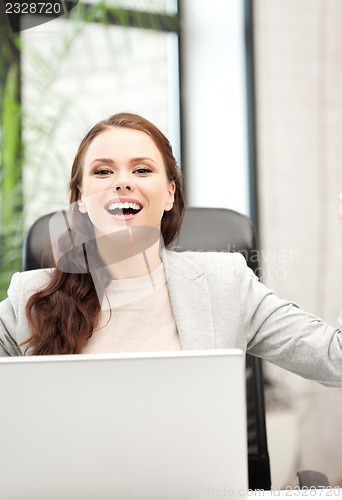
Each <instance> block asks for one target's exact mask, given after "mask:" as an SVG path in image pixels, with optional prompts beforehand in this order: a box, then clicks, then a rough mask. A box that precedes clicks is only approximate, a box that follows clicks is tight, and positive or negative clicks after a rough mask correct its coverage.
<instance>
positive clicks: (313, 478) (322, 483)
mask: <svg viewBox="0 0 342 500" xmlns="http://www.w3.org/2000/svg"><path fill="white" fill-rule="evenodd" d="M297 476H298V479H299V486H300V488H303V487H304V488H310V487H311V488H312V487H315V488H326V487H327V486H330V483H329V479H328V478H327V476H326V475H325V474H322V472H317V471H315V470H302V471H299V472H297Z"/></svg>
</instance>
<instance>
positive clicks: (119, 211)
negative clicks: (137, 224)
mask: <svg viewBox="0 0 342 500" xmlns="http://www.w3.org/2000/svg"><path fill="white" fill-rule="evenodd" d="M105 208H106V210H107V212H108V213H110V214H111V215H116V216H121V217H122V216H129V215H136V214H138V213H139V212H140V211H141V210H142V206H141V205H140V204H138V203H131V202H129V203H128V202H125V203H111V204H110V205H108V206H107V207H105Z"/></svg>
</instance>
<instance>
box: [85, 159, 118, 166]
mask: <svg viewBox="0 0 342 500" xmlns="http://www.w3.org/2000/svg"><path fill="white" fill-rule="evenodd" d="M95 162H101V163H108V165H114V164H115V162H114V160H112V159H111V158H95V159H94V160H92V161H91V162H90V163H89V167H90V166H91V165H92V164H93V163H95Z"/></svg>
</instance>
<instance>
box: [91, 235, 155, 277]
mask: <svg viewBox="0 0 342 500" xmlns="http://www.w3.org/2000/svg"><path fill="white" fill-rule="evenodd" d="M153 229H155V228H153ZM120 233H121V234H120V235H114V237H113V236H111V237H110V238H103V236H102V237H100V238H97V248H98V252H99V255H100V257H101V260H102V262H103V263H104V264H105V266H106V267H107V270H108V272H109V274H110V276H111V277H112V279H113V280H123V279H129V278H138V277H141V276H146V275H148V274H151V273H152V272H153V271H155V270H156V269H157V267H158V266H159V265H160V263H161V259H160V234H158V233H156V231H153V230H152V231H149V232H148V231H147V232H146V234H145V233H144V234H140V233H138V232H136V231H132V230H131V228H128V229H127V230H125V231H120Z"/></svg>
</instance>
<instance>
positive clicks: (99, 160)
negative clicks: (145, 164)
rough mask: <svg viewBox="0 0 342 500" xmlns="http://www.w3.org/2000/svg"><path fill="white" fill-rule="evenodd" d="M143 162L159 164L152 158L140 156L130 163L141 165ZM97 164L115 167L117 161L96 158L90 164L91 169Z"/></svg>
mask: <svg viewBox="0 0 342 500" xmlns="http://www.w3.org/2000/svg"><path fill="white" fill-rule="evenodd" d="M141 161H151V162H152V163H155V164H157V162H156V161H155V160H153V159H152V158H150V157H149V156H138V157H136V158H131V159H130V160H129V162H130V163H139V162H141ZM95 162H100V163H106V164H108V165H115V161H114V160H112V159H111V158H95V159H94V160H92V161H91V162H90V163H89V167H90V166H91V165H92V164H93V163H95Z"/></svg>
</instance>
